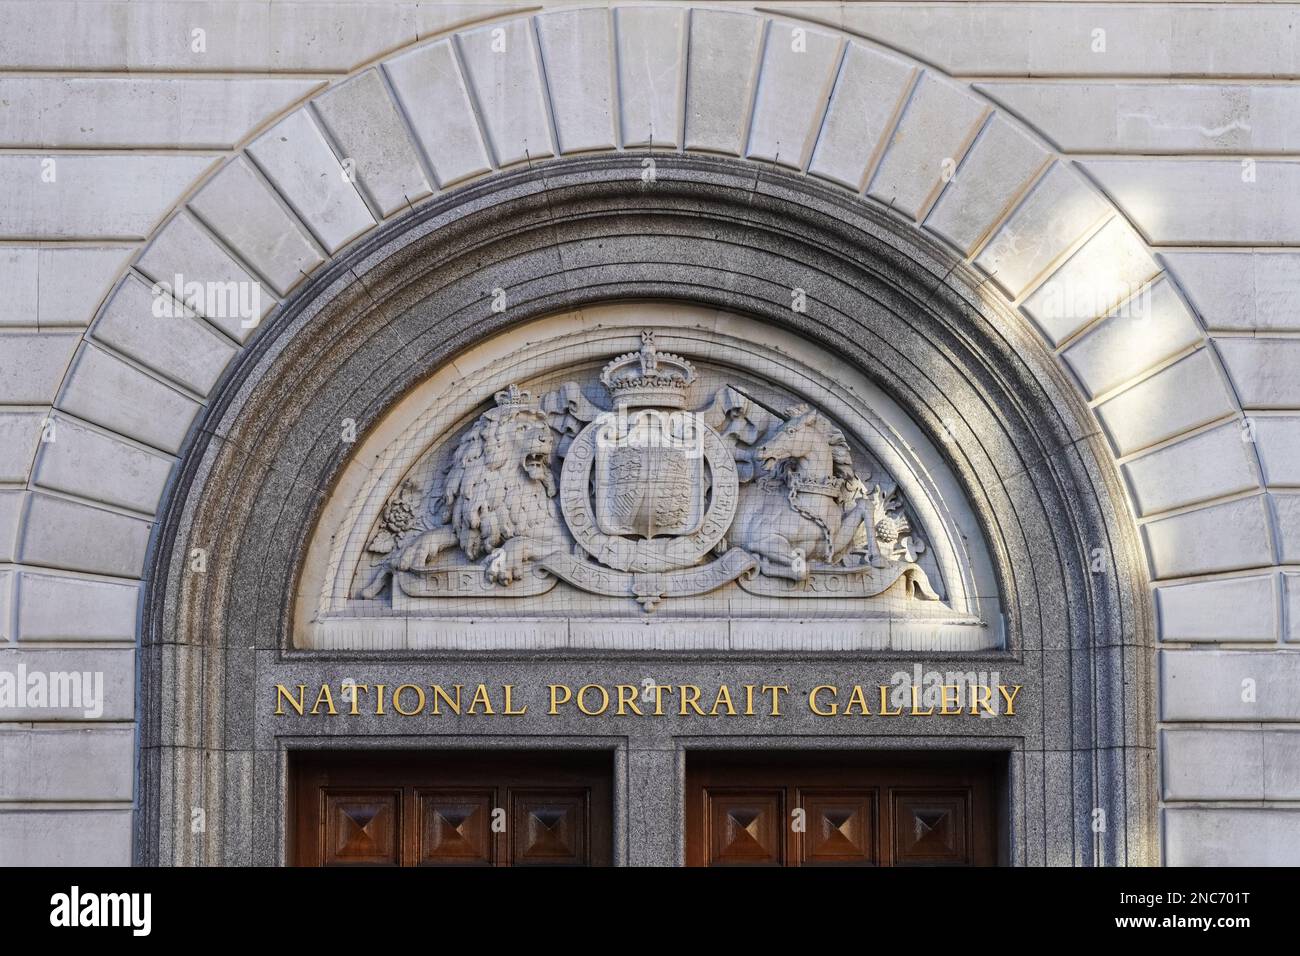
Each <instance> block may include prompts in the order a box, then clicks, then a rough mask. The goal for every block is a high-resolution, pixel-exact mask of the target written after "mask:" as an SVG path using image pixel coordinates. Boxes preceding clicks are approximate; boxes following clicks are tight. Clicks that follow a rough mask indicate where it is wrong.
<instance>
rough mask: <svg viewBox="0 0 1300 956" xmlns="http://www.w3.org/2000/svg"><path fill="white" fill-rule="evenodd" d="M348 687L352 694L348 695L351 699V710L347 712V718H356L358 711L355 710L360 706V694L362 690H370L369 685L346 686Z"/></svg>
mask: <svg viewBox="0 0 1300 956" xmlns="http://www.w3.org/2000/svg"><path fill="white" fill-rule="evenodd" d="M348 686H350V687H351V688H352V694H351V695H350V696H351V697H352V709H351V710H350V711H348V716H349V717H356V716H358V715H359V714H360V711H359V710H358V709H357V708H358V707H359V706H360V704H361V692H362V691H363V690H370V685H369V684H350V685H348Z"/></svg>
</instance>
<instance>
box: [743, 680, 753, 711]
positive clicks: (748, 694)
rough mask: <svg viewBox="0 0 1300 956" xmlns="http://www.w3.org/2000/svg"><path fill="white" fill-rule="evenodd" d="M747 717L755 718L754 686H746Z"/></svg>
mask: <svg viewBox="0 0 1300 956" xmlns="http://www.w3.org/2000/svg"><path fill="white" fill-rule="evenodd" d="M745 716H746V717H753V716H754V685H753V684H746V685H745Z"/></svg>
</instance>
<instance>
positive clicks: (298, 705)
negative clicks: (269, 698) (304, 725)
mask: <svg viewBox="0 0 1300 956" xmlns="http://www.w3.org/2000/svg"><path fill="white" fill-rule="evenodd" d="M306 693H307V685H306V684H299V685H298V699H297V700H294V698H293V695H292V694H290V693H289V692H288V691H287V690H285V689H284V685H283V684H276V685H275V716H277V717H283V716H284V702H285V701H286V700H287V701H288V702H289V706H290V707H292V708H293V709H294V710H295V711H297V712H298V716H299V717H301V716H302V709H303V707H304V706H306V702H305V701H304V700H303V697H304V695H305V694H306Z"/></svg>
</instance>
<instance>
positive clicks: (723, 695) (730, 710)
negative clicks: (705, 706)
mask: <svg viewBox="0 0 1300 956" xmlns="http://www.w3.org/2000/svg"><path fill="white" fill-rule="evenodd" d="M723 702H725V703H726V705H727V716H728V717H735V716H736V708H735V706H733V705H732V703H731V691H730V690H729V689H728V688H727V685H726V684H723V685H722V686H721V687H719V688H718V697H717V699H716V700H715V701H714V702H713V709H712V710H710V711H709V716H710V717H717V716H718V707H719V706H720V705H721V704H722V703H723Z"/></svg>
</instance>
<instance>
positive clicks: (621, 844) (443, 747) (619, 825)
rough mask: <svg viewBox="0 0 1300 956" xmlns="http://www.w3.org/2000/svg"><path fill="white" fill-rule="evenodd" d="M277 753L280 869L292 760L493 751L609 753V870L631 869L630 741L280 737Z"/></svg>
mask: <svg viewBox="0 0 1300 956" xmlns="http://www.w3.org/2000/svg"><path fill="white" fill-rule="evenodd" d="M278 744H279V746H278V749H277V751H276V753H275V754H274V757H275V760H276V778H277V780H278V781H279V786H277V787H276V794H275V797H276V804H275V809H276V819H277V820H278V828H277V832H276V834H275V837H276V844H277V846H278V853H277V856H278V859H277V863H278V864H279V865H280V866H293V865H294V859H293V857H294V853H295V849H296V848H295V846H294V839H295V837H294V821H293V814H294V811H295V798H296V794H295V793H294V788H293V773H292V770H291V769H290V766H289V762H290V760H291V759H292V757H293V755H296V754H309V753H330V752H345V751H351V752H354V753H355V752H358V751H365V752H380V751H401V750H409V751H413V752H414V751H419V752H421V753H426V754H434V753H470V752H473V753H477V754H490V753H492V752H493V751H527V752H529V753H536V754H538V755H541V754H545V753H548V752H551V751H556V752H560V753H573V752H574V751H591V752H597V753H606V754H608V756H609V758H610V864H611V865H612V866H626V865H627V839H626V837H627V828H626V826H625V825H623V824H624V822H625V821H626V819H627V813H628V808H627V778H628V774H627V762H628V761H627V738H626V737H622V738H620V737H603V736H602V737H560V736H557V737H546V738H542V739H539V738H537V737H525V736H511V735H508V734H493V735H484V736H477V735H475V736H470V735H457V736H418V735H405V736H400V737H397V736H395V737H383V738H377V737H373V736H359V735H354V734H350V735H339V736H337V737H330V738H320V737H280V738H278Z"/></svg>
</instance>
